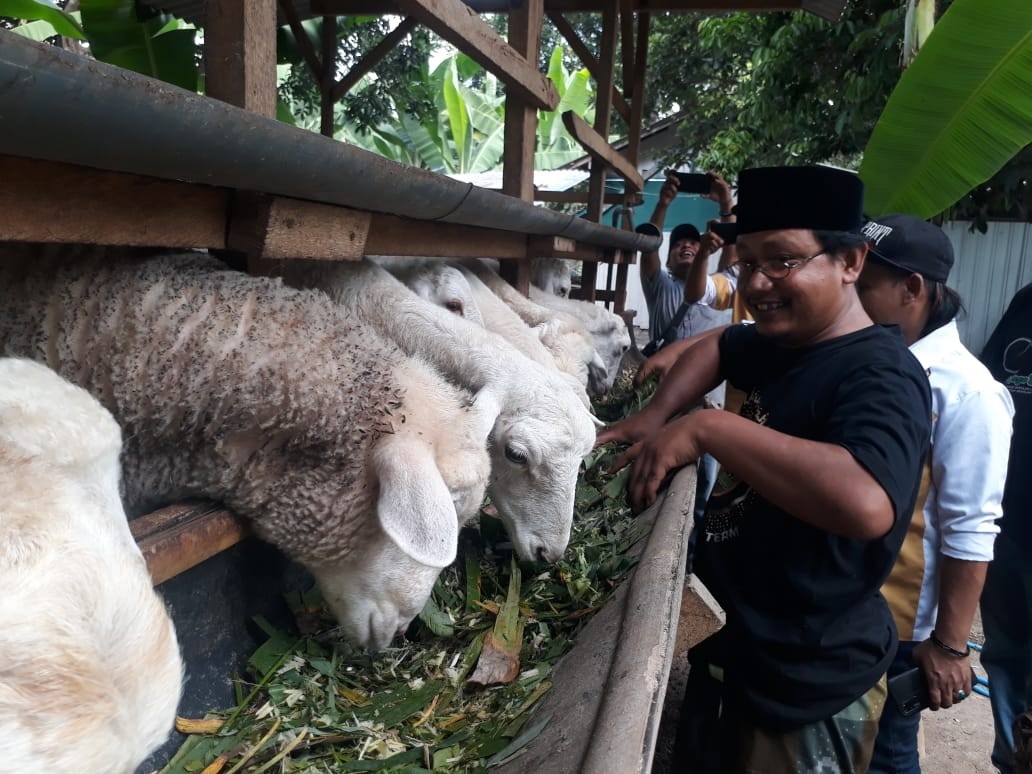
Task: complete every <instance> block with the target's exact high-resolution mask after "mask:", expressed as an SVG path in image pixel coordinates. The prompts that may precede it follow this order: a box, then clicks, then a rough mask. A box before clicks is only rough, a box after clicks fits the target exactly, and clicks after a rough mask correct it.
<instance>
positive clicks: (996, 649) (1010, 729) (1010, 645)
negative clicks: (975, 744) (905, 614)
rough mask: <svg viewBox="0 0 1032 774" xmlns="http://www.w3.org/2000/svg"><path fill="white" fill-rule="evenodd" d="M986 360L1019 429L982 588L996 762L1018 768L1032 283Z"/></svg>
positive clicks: (1031, 460)
mask: <svg viewBox="0 0 1032 774" xmlns="http://www.w3.org/2000/svg"><path fill="white" fill-rule="evenodd" d="M981 360H982V362H983V363H985V365H986V367H987V368H988V369H989V371H990V373H992V375H993V376H994V377H996V378H997V379H999V380H1000V381H1001V382H1003V384H1004V386H1005V387H1006V388H1007V390H1008V391H1009V392H1010V395H1011V398H1013V400H1014V409H1015V411H1014V436H1013V438H1012V439H1011V447H1010V466H1009V468H1008V473H1007V485H1006V488H1005V489H1004V492H1003V518H1002V519H1001V520H1000V536H999V537H998V538H997V539H996V555H995V557H994V558H993V561H992V564H990V565H989V572H988V575H987V577H986V582H985V589H984V590H983V592H982V602H981V611H982V629H983V631H984V633H985V645H984V646H983V648H982V666H983V667H985V671H986V672H987V673H988V675H989V700H990V702H991V704H992V708H993V722H994V725H995V726H996V742H995V745H994V746H993V753H992V761H993V764H994V765H995V766H996V768H997V769H999V770H1000V771H1001V772H1003V774H1010V773H1011V772H1012V771H1015V770H1016V768H1015V755H1016V753H1017V754H1020V755H1021V757H1022V758H1023V759H1024V760H1025V761H1027V760H1028V756H1029V753H1032V749H1030V744H1032V738H1030V737H1029V735H1028V727H1027V723H1026V724H1024V725H1022V726H1021V728H1020V729H1019V733H1018V734H1015V726H1016V723H1015V721H1017V720H1019V719H1021V718H1022V715H1023V713H1026V712H1028V710H1029V709H1032V475H1030V473H1029V470H1030V465H1032V285H1027V286H1025V287H1024V288H1022V289H1021V290H1020V291H1018V293H1017V294H1016V295H1015V296H1014V298H1013V299H1012V300H1011V303H1010V306H1008V307H1007V311H1006V312H1005V313H1004V315H1003V318H1002V319H1001V320H1000V322H999V324H998V325H997V326H996V329H995V330H994V331H993V334H992V336H990V337H989V342H988V343H987V344H986V345H985V349H983V350H982V356H981Z"/></svg>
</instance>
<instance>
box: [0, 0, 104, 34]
mask: <svg viewBox="0 0 1032 774" xmlns="http://www.w3.org/2000/svg"><path fill="white" fill-rule="evenodd" d="M0 16H7V17H10V18H14V19H22V20H24V21H27V22H35V21H39V22H44V24H42V25H40V24H37V25H33V27H32V28H31V30H26V31H23V32H21V33H19V34H23V35H25V37H29V38H32V39H33V40H43V39H44V38H48V37H50V36H51V35H64V36H66V37H69V38H76V39H78V40H84V39H85V36H84V35H83V33H82V25H81V24H80V23H79V14H77V13H76V14H71V13H65V12H64V11H62V10H61V9H60V8H58V7H57V6H55V5H54V3H52V2H43V1H42V0H0ZM46 25H50V27H51V28H52V29H53V31H52V32H50V33H49V34H48V35H44V36H43V38H38V37H36V34H38V33H37V32H36V31H38V30H44V29H45V27H46ZM15 32H18V28H17V27H16V28H15Z"/></svg>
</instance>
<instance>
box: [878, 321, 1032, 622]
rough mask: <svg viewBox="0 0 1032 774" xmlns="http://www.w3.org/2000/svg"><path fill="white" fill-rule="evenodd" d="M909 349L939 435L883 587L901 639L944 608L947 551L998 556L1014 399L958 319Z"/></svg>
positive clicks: (976, 557)
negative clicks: (972, 347) (921, 371)
mask: <svg viewBox="0 0 1032 774" xmlns="http://www.w3.org/2000/svg"><path fill="white" fill-rule="evenodd" d="M910 351H911V352H912V353H913V354H914V356H915V357H916V358H917V359H918V360H919V361H920V363H921V365H922V366H923V367H924V368H925V371H926V372H927V374H928V381H929V383H930V384H931V387H932V438H931V449H930V451H929V455H928V460H927V463H926V465H925V467H924V470H923V473H922V477H921V488H920V490H919V492H918V498H917V504H916V505H915V506H914V516H913V520H912V521H911V523H910V529H909V531H908V532H907V536H906V539H905V540H904V542H903V548H902V550H901V551H900V555H899V559H898V560H897V561H896V564H895V566H894V567H893V569H892V573H891V575H890V576H889V579H888V580H887V581H886V582H885V585H884V586H883V587H882V593H883V594H884V595H885V598H886V600H887V601H888V603H889V608H890V609H891V610H892V615H893V618H895V620H896V627H897V628H898V629H899V637H900V639H901V640H911V641H918V640H924V639H927V638H928V635H929V634H930V633H931V631H932V629H933V628H934V627H935V619H936V615H937V613H938V607H939V566H940V561H939V560H940V557H942V556H948V557H951V558H953V559H961V560H964V561H969V562H988V561H991V560H992V558H993V542H994V541H995V539H996V535H997V533H999V531H1000V530H999V527H998V526H997V524H996V520H997V519H999V518H1000V516H1001V515H1002V512H1003V511H1002V508H1001V504H1000V503H1001V500H1002V499H1003V486H1004V482H1005V481H1006V478H1007V458H1008V456H1009V454H1010V438H1011V422H1012V419H1013V417H1014V403H1013V401H1012V400H1011V397H1010V393H1009V392H1007V390H1006V388H1005V387H1004V386H1003V385H1002V384H1000V383H999V382H997V381H996V380H995V379H993V377H992V375H991V374H990V373H989V371H988V369H987V368H986V367H985V366H983V365H982V364H981V363H980V362H979V361H978V359H977V358H975V356H974V355H972V354H971V353H970V352H968V351H967V349H965V348H964V345H963V344H961V342H960V336H959V335H958V333H957V324H956V322H950V323H948V324H947V325H944V326H942V327H941V328H938V329H937V330H935V331H933V332H932V333H930V334H928V335H927V336H925V337H924V338H922V339H920V340H918V341H916V342H914V344H913V345H911V347H910Z"/></svg>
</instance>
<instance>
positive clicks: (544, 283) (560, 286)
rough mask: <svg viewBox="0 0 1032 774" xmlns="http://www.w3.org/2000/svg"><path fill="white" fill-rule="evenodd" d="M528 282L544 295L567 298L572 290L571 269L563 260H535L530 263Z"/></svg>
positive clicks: (546, 258) (544, 258) (542, 258)
mask: <svg viewBox="0 0 1032 774" xmlns="http://www.w3.org/2000/svg"><path fill="white" fill-rule="evenodd" d="M530 281H531V283H532V284H533V285H534V286H535V287H538V288H540V289H541V290H543V291H545V292H546V293H551V294H552V295H554V296H559V297H560V298H569V297H570V290H571V289H572V288H573V269H572V268H571V266H570V263H569V261H567V260H565V259H563V258H548V257H541V258H535V259H534V260H533V261H532V262H531V278H530Z"/></svg>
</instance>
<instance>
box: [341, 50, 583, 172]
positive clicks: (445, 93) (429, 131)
mask: <svg viewBox="0 0 1032 774" xmlns="http://www.w3.org/2000/svg"><path fill="white" fill-rule="evenodd" d="M548 76H549V78H550V79H551V80H552V83H553V84H554V85H555V87H556V91H557V92H558V93H559V96H560V103H559V106H558V108H557V109H556V110H555V111H554V112H545V111H539V112H538V141H537V147H538V150H537V153H536V154H535V167H536V168H537V169H555V168H556V167H558V166H561V165H562V164H564V163H566V162H567V161H570V160H572V159H575V158H579V157H580V156H582V155H583V153H584V151H583V150H582V149H581V147H580V145H578V143H577V142H576V141H575V140H574V139H573V138H572V137H571V136H570V134H569V132H567V131H566V127H565V126H564V125H563V123H562V121H560V120H557V117H558V115H559V114H560V113H561V112H562V111H564V110H573V111H574V112H576V113H577V115H579V116H581V117H582V118H585V120H588V121H591V120H592V113H593V110H594V93H593V88H592V83H591V79H590V76H589V73H588V71H587V70H586V69H582V70H578V71H575V72H569V71H567V70H566V69H565V67H564V65H563V51H562V48H561V47H556V48H555V49H554V50H553V52H552V55H551V58H550V66H549V72H548ZM427 77H428V78H429V80H430V82H431V83H432V85H433V91H434V93H435V94H436V95H437V102H436V107H437V110H436V112H435V113H434V114H433V115H432V116H429V117H427V118H425V119H424V120H422V121H420V120H417V119H416V118H414V117H413V116H410V115H406V114H404V113H400V114H399V116H398V118H397V119H396V120H394V121H392V122H390V123H388V124H381V125H380V126H379V127H378V128H377V129H376V130H374V131H372V132H368V133H364V132H359V131H357V130H355V129H354V128H353V127H350V126H347V125H345V126H343V127H342V128H341V130H340V131H339V132H338V133H337V135H336V136H337V138H338V139H343V140H346V141H348V142H351V143H354V144H356V145H360V146H362V147H365V148H367V149H368V150H372V151H375V152H376V153H379V154H381V155H383V156H386V157H387V158H391V159H394V160H395V161H401V162H404V163H407V164H413V165H416V166H422V167H425V168H428V169H432V170H435V171H438V172H445V173H451V172H459V173H463V172H485V171H489V170H493V169H498V168H499V167H500V166H501V164H502V155H503V151H504V133H505V98H504V95H503V94H502V93H501V92H500V89H499V87H498V82H497V79H496V78H495V77H494V76H493V75H491V74H490V73H487V72H485V71H484V70H483V69H482V68H481V67H480V66H479V65H478V64H476V62H474V61H473V60H472V59H470V58H469V57H467V56H466V55H464V54H458V53H457V54H453V55H452V56H450V57H448V58H447V59H444V60H443V61H442V62H440V63H439V64H438V65H437V67H436V68H435V69H434V70H433V72H431V73H428V74H427ZM359 88H362V86H361V85H360V86H359Z"/></svg>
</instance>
